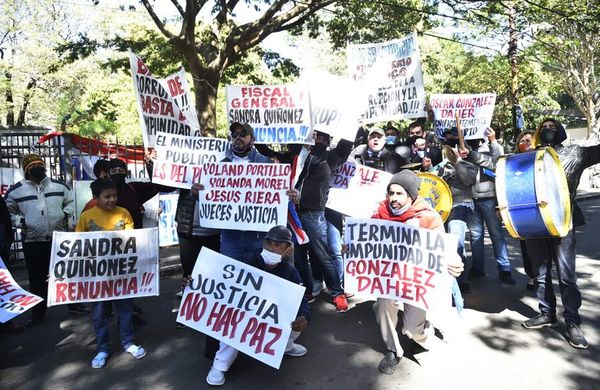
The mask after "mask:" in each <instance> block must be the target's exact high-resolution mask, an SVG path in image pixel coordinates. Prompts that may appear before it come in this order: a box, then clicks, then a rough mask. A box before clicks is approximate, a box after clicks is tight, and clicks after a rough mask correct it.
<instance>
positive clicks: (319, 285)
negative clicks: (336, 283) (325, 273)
mask: <svg viewBox="0 0 600 390" xmlns="http://www.w3.org/2000/svg"><path fill="white" fill-rule="evenodd" d="M323 291H325V285H324V284H323V282H313V288H312V295H313V296H315V297H317V296H319V294H321V293H322V292H323Z"/></svg>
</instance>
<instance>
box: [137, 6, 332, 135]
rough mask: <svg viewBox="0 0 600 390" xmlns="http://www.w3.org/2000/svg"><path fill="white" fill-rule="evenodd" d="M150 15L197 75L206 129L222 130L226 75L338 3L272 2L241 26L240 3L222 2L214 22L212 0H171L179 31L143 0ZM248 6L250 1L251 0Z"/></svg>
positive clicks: (198, 107) (201, 116) (200, 112)
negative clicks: (219, 113) (219, 117)
mask: <svg viewBox="0 0 600 390" xmlns="http://www.w3.org/2000/svg"><path fill="white" fill-rule="evenodd" d="M141 1H142V4H143V5H144V7H145V8H146V10H147V11H148V14H149V15H150V17H151V18H152V20H153V21H154V23H155V24H156V26H157V28H158V29H159V30H160V32H161V33H162V34H163V35H164V36H165V37H166V38H167V39H168V42H169V44H170V45H171V46H172V47H173V48H175V50H176V51H177V52H178V53H179V54H180V55H181V56H182V57H183V58H184V61H185V65H186V68H187V70H188V71H189V72H190V73H191V74H192V77H193V84H194V90H195V94H196V110H197V112H198V115H199V118H198V119H199V121H200V125H201V127H203V128H216V102H217V92H218V88H219V83H220V81H221V78H222V77H223V75H224V73H225V71H226V70H227V69H228V68H229V67H231V66H232V65H234V64H236V63H237V62H238V61H240V60H241V59H242V58H243V57H244V55H245V54H246V53H247V52H248V51H249V50H251V49H253V48H254V47H256V46H257V45H258V44H259V43H261V42H262V41H263V40H264V39H265V38H266V37H267V36H269V35H270V34H272V33H276V32H280V31H287V30H290V29H292V28H294V27H297V26H300V25H302V24H303V23H305V22H306V21H307V20H308V19H310V18H311V17H312V16H313V15H315V13H316V12H317V11H319V10H320V9H322V8H324V7H326V6H328V5H330V4H333V3H334V2H335V0H305V1H302V2H300V1H289V0H266V1H265V2H264V3H265V4H266V7H265V8H266V9H265V10H261V8H260V7H259V6H255V9H256V11H263V12H262V14H261V16H260V17H259V18H257V19H256V20H254V21H252V22H248V23H238V22H236V21H235V20H234V16H235V10H236V7H238V5H239V3H240V2H239V0H220V1H216V2H215V5H214V7H213V9H212V15H213V19H212V20H211V21H210V22H207V21H204V20H202V19H200V18H199V16H198V15H199V13H200V11H201V10H202V8H204V7H205V6H206V5H207V1H201V0H186V2H185V8H184V7H183V6H182V5H181V4H180V3H179V2H178V1H177V0H171V2H172V3H173V6H174V7H175V8H176V10H177V12H178V14H179V17H180V23H179V26H178V27H179V28H178V29H177V30H178V31H177V32H173V29H172V28H171V26H170V25H169V24H168V23H166V22H165V21H163V20H161V19H160V18H159V16H158V15H157V12H156V10H155V7H154V5H153V4H152V3H151V2H150V1H149V0H141ZM246 3H248V4H249V3H250V2H249V1H246Z"/></svg>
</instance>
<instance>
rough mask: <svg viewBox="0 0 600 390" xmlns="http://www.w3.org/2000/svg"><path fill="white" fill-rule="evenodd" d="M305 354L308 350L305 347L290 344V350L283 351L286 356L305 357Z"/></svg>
mask: <svg viewBox="0 0 600 390" xmlns="http://www.w3.org/2000/svg"><path fill="white" fill-rule="evenodd" d="M307 352H308V350H307V349H306V347H304V346H302V345H300V344H296V343H292V349H290V350H289V351H285V354H286V355H288V356H294V357H300V356H304V355H306V353H307Z"/></svg>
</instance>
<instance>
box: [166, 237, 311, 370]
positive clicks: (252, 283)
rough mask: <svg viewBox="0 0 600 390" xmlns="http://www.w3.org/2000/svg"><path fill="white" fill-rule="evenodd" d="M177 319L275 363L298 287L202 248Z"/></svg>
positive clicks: (294, 308) (287, 330) (286, 335)
mask: <svg viewBox="0 0 600 390" xmlns="http://www.w3.org/2000/svg"><path fill="white" fill-rule="evenodd" d="M192 278H193V280H192V283H191V284H190V285H189V286H187V287H186V289H185V291H184V293H183V297H182V299H181V305H180V307H179V313H178V315H177V322H179V323H182V324H184V325H186V326H189V327H191V328H193V329H195V330H197V331H200V332H202V333H204V334H207V335H209V336H211V337H214V338H216V339H218V340H220V341H222V342H224V343H226V344H228V345H230V346H232V347H234V348H235V349H237V350H238V351H241V352H243V353H245V354H247V355H248V356H251V357H253V358H255V359H258V360H260V361H261V362H263V363H265V364H268V365H269V366H271V367H274V368H277V369H278V368H279V366H280V364H281V359H282V357H283V353H284V351H285V348H286V344H287V341H288V338H289V336H290V332H291V326H290V324H291V323H292V321H294V320H295V319H296V314H297V313H298V308H299V307H300V302H301V301H302V296H303V294H304V290H305V289H304V287H302V286H300V285H297V284H294V283H292V282H289V281H287V280H285V279H282V278H279V277H277V276H275V275H272V274H270V273H268V272H264V271H261V270H259V269H257V268H254V267H252V266H249V265H247V264H244V263H241V262H239V261H237V260H234V259H232V258H229V257H227V256H223V255H222V254H220V253H217V252H214V251H212V250H210V249H208V248H206V247H203V248H202V250H201V251H200V255H199V256H198V260H197V261H196V265H195V266H194V271H193V272H192Z"/></svg>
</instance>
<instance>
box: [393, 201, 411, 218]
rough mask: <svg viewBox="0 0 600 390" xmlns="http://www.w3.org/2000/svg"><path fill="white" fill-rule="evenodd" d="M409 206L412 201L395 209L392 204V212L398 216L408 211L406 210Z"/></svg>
mask: <svg viewBox="0 0 600 390" xmlns="http://www.w3.org/2000/svg"><path fill="white" fill-rule="evenodd" d="M409 207H410V203H406V204H405V205H404V206H402V207H400V208H399V209H395V208H393V207H392V205H391V204H390V211H391V212H392V215H395V216H398V215H402V214H404V213H405V212H406V210H408V208H409Z"/></svg>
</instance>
